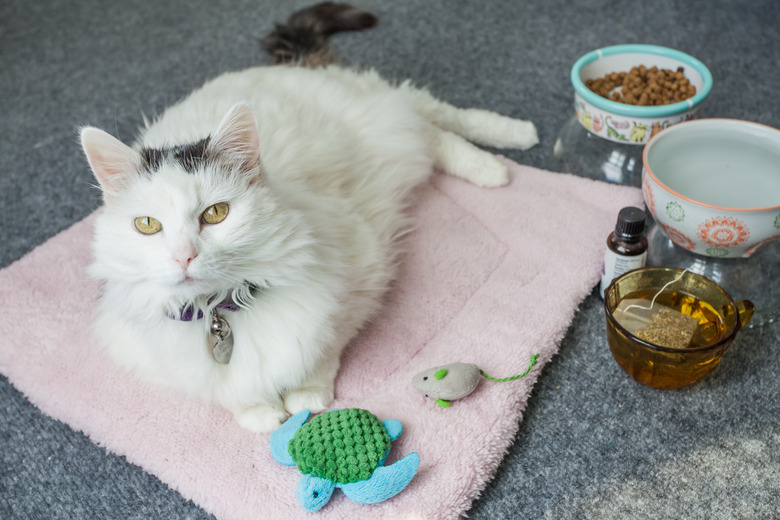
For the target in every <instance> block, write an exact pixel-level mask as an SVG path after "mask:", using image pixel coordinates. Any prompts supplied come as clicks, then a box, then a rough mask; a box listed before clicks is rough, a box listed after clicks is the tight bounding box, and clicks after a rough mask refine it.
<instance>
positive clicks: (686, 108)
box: [571, 45, 712, 145]
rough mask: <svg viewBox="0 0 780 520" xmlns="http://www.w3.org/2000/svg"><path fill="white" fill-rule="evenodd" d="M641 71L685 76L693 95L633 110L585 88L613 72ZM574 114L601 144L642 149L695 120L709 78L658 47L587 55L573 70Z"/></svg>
mask: <svg viewBox="0 0 780 520" xmlns="http://www.w3.org/2000/svg"><path fill="white" fill-rule="evenodd" d="M640 65H644V66H645V67H648V68H650V67H652V66H654V65H655V66H657V67H658V68H660V69H672V70H677V69H678V68H679V67H682V68H683V73H684V74H685V76H686V77H687V78H688V79H689V80H690V82H691V84H692V85H694V86H695V87H696V95H695V96H693V97H692V98H690V99H686V100H685V101H680V102H679V103H672V104H670V105H661V106H635V105H627V104H625V103H618V102H616V101H612V100H610V99H607V98H604V97H601V96H599V95H598V94H596V93H595V92H593V91H591V90H590V89H589V88H588V87H586V86H585V81H587V80H589V79H596V78H600V77H603V76H604V75H605V74H609V73H611V72H628V71H629V70H631V68H632V67H638V66H640ZM571 83H572V86H573V87H574V109H575V111H576V113H577V119H578V120H579V121H580V123H581V124H582V126H584V127H585V129H586V130H588V131H589V132H591V133H593V134H595V135H597V136H599V137H602V138H604V139H607V140H610V141H615V142H619V143H626V144H636V145H642V144H645V143H646V142H647V141H649V140H650V137H652V136H653V135H654V134H656V133H658V132H659V131H661V130H663V129H664V128H666V127H668V126H670V125H673V124H675V123H678V122H680V121H687V120H689V119H693V118H695V117H698V115H699V104H700V103H701V102H702V101H703V100H704V98H706V97H707V95H708V94H709V93H710V90H711V89H712V74H711V73H710V71H709V69H708V68H707V67H706V66H705V65H704V64H703V63H702V62H700V61H699V60H697V59H696V58H694V57H693V56H689V55H687V54H685V53H682V52H680V51H676V50H674V49H668V48H666V47H660V46H658V45H613V46H611V47H604V48H602V49H597V50H595V51H591V52H589V53H588V54H586V55H584V56H582V57H581V58H580V59H578V60H577V61H576V62H575V63H574V66H573V67H572V69H571Z"/></svg>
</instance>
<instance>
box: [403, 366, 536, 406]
mask: <svg viewBox="0 0 780 520" xmlns="http://www.w3.org/2000/svg"><path fill="white" fill-rule="evenodd" d="M538 357H539V354H532V355H531V364H530V365H529V366H528V369H527V370H526V371H525V372H523V373H522V374H519V375H516V376H512V377H506V378H503V379H496V378H495V377H490V376H489V375H487V374H486V373H485V371H484V370H482V369H480V368H479V367H478V366H477V365H474V364H472V363H450V364H449V365H442V366H438V367H434V368H429V369H428V370H424V371H422V372H420V373H419V374H417V375H416V376H414V377H413V378H412V386H414V387H415V388H416V389H417V390H419V391H420V392H422V393H423V394H425V397H432V398H433V399H436V403H438V405H439V406H441V407H442V408H446V407H448V406H450V405H451V404H452V401H454V400H455V399H460V398H462V397H466V396H467V395H469V394H470V393H471V392H473V391H474V390H475V389H476V388H477V385H479V381H480V378H481V377H484V378H485V379H490V380H491V381H496V382H499V383H504V382H506V381H514V380H515V379H520V378H521V377H523V376H525V375H526V374H528V372H530V371H531V368H533V366H534V365H535V364H536V358H538Z"/></svg>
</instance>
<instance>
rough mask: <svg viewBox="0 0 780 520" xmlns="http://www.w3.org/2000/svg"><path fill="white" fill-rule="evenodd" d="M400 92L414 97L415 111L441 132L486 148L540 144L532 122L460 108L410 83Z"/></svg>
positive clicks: (527, 146) (474, 109)
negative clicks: (453, 134) (458, 136)
mask: <svg viewBox="0 0 780 520" xmlns="http://www.w3.org/2000/svg"><path fill="white" fill-rule="evenodd" d="M401 89H402V90H404V91H406V92H407V93H408V94H410V95H411V96H412V99H413V102H414V105H415V108H416V110H417V111H418V113H419V114H420V115H422V116H423V117H425V118H426V119H427V120H428V121H430V122H431V123H433V124H434V125H436V126H437V127H439V128H441V129H442V130H445V131H448V132H452V133H455V134H458V135H460V136H462V137H464V138H465V139H467V140H469V141H471V142H473V143H477V144H479V145H483V146H491V147H494V148H518V149H520V150H527V149H528V148H531V147H532V146H534V145H536V144H538V143H539V136H538V134H537V132H536V126H534V124H533V123H532V122H531V121H523V120H521V119H513V118H511V117H506V116H502V115H501V114H497V113H495V112H491V111H489V110H482V109H478V108H458V107H455V106H453V105H450V104H449V103H445V102H444V101H440V100H438V99H436V98H435V97H433V96H432V95H431V94H430V93H429V92H428V91H426V90H422V89H417V88H415V87H413V86H412V85H411V83H409V82H408V81H407V82H405V83H404V84H402V85H401Z"/></svg>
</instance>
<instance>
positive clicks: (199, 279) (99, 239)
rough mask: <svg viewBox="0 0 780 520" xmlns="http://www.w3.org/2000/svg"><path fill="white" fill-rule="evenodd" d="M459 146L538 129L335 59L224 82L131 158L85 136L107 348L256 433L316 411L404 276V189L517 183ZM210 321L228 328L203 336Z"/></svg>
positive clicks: (100, 328)
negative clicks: (98, 196)
mask: <svg viewBox="0 0 780 520" xmlns="http://www.w3.org/2000/svg"><path fill="white" fill-rule="evenodd" d="M329 5H330V6H333V5H338V4H329ZM342 9H352V10H353V11H352V13H353V14H354V12H355V10H354V8H351V7H348V6H342ZM361 13H363V12H362V11H361ZM315 14H317V13H315ZM363 15H365V13H363ZM317 16H320V17H323V16H328V15H327V13H326V14H325V15H323V14H322V13H321V12H320V13H319V14H317ZM369 16H370V15H369ZM292 21H293V18H291V22H292ZM280 27H283V26H280ZM351 28H354V27H351ZM277 29H278V28H277ZM331 32H333V31H331ZM323 40H324V38H323ZM466 139H468V140H471V141H475V142H478V143H482V144H488V145H492V146H497V147H517V148H523V149H524V148H528V147H530V146H533V145H534V144H536V143H537V141H538V140H537V136H536V130H535V128H534V126H533V124H532V123H529V122H524V121H519V120H514V119H510V118H506V117H502V116H499V115H497V114H494V113H490V112H486V111H482V110H460V109H457V108H455V107H452V106H450V105H448V104H446V103H443V102H441V101H438V100H436V99H434V98H433V97H432V96H431V95H430V94H428V93H427V92H425V91H423V90H418V89H416V88H414V87H412V86H411V85H410V84H409V83H404V84H402V85H400V86H398V87H394V86H391V85H390V84H388V83H387V82H385V81H384V80H382V79H381V78H380V77H379V76H378V75H377V74H376V73H374V72H355V71H351V70H347V69H344V68H339V67H336V66H328V67H325V68H316V69H310V68H303V67H294V66H284V65H281V66H270V67H258V68H252V69H248V70H244V71H241V72H235V73H229V74H225V75H223V76H220V77H218V78H217V79H215V80H213V81H211V82H209V83H207V84H206V85H204V86H203V87H202V88H200V89H199V90H197V91H195V92H194V93H192V94H191V95H190V96H189V97H187V98H186V99H184V100H183V101H181V102H180V103H178V104H176V105H175V106H173V107H171V108H169V109H168V110H167V111H165V113H163V115H162V116H161V117H160V118H159V119H158V120H156V121H155V122H154V123H152V124H150V125H148V126H147V128H145V129H143V130H142V132H141V135H140V137H139V138H138V141H137V143H136V144H135V145H134V146H133V147H128V146H126V145H124V144H123V143H121V142H119V141H118V140H116V139H115V138H113V137H112V136H110V135H109V134H107V133H105V132H103V131H101V130H98V129H96V128H92V127H86V128H83V129H82V131H81V143H82V146H83V149H84V152H85V154H86V156H87V159H88V162H89V164H90V167H91V168H92V170H93V172H94V174H95V177H96V178H97V180H98V182H99V184H100V187H101V189H102V191H103V198H104V203H105V204H104V208H103V210H102V211H101V212H100V214H99V215H98V217H97V220H96V224H95V238H94V243H93V251H94V263H93V265H92V266H91V267H90V273H91V274H92V275H93V276H94V277H96V278H98V279H100V280H102V281H103V289H102V294H101V297H100V301H99V304H98V309H97V316H96V323H95V330H96V335H97V337H98V339H99V341H100V343H101V344H102V345H103V346H105V348H107V350H108V352H109V353H110V354H111V356H112V357H113V358H114V359H115V360H116V361H117V362H118V363H119V364H120V365H122V366H124V367H126V368H127V369H129V370H131V371H132V372H133V373H135V374H137V375H138V376H140V377H142V378H144V379H147V380H151V381H153V382H155V383H158V384H161V385H164V386H167V387H171V388H174V389H176V390H179V391H183V392H186V393H187V394H190V395H194V396H199V397H201V398H203V399H205V400H207V401H211V402H216V403H218V404H219V405H221V406H223V407H224V408H226V409H228V410H230V411H231V412H232V413H233V414H234V415H235V417H236V419H237V420H238V422H239V423H240V424H241V425H242V426H243V427H245V428H248V429H249V430H252V431H257V432H261V431H269V430H271V429H274V428H276V427H277V426H279V425H280V423H281V422H282V421H283V420H284V419H285V418H286V417H287V415H288V413H295V412H297V411H299V410H301V409H303V408H309V409H311V410H312V411H315V412H317V411H321V410H324V409H325V408H326V407H328V405H329V404H330V402H331V401H332V399H333V388H334V380H335V378H336V374H337V371H338V368H339V356H340V354H341V351H342V349H343V348H344V347H345V345H346V344H347V343H348V342H349V341H350V340H351V339H352V338H353V337H355V335H356V334H357V333H358V331H359V330H360V329H361V327H363V326H364V325H365V324H366V323H367V322H368V321H369V320H371V318H373V317H374V316H376V314H377V312H378V311H379V310H380V307H381V303H382V297H383V295H384V294H385V292H386V290H387V288H388V286H389V284H390V282H391V281H392V279H393V277H394V275H395V273H396V267H397V263H398V261H399V254H400V252H401V245H402V244H400V243H399V238H400V237H401V235H403V234H404V233H405V232H407V231H408V230H409V229H410V226H411V224H412V223H411V221H410V218H409V216H408V214H407V212H406V209H407V207H408V205H409V204H410V202H412V200H411V198H410V195H411V192H412V190H413V189H414V188H415V187H416V186H418V185H419V184H420V183H424V182H426V179H428V178H429V176H430V175H431V173H432V171H433V169H434V168H435V167H438V168H441V169H443V170H445V171H446V172H448V173H450V174H453V175H457V176H459V177H463V178H465V179H468V180H470V181H472V182H474V183H476V184H479V185H481V186H500V185H502V184H505V183H506V182H507V180H508V179H507V172H506V168H505V167H504V166H503V165H502V164H501V163H500V162H499V161H497V160H496V159H495V158H494V157H493V156H492V155H490V154H488V153H486V152H484V151H482V150H480V149H478V148H476V147H475V146H474V145H472V144H470V143H469V142H467V140H466ZM215 323H216V325H218V326H222V327H223V329H224V328H226V327H229V329H230V331H231V332H230V334H227V333H226V332H225V331H223V332H222V333H221V334H222V336H219V335H218V334H217V333H211V332H210V327H211V326H212V325H213V324H215ZM228 336H229V337H228ZM219 337H222V338H227V339H226V340H225V342H222V341H218V338H219ZM230 339H232V341H233V348H232V357H230V353H231V352H230V349H229V346H227V345H228V343H226V342H227V341H229V340H230ZM215 343H216V346H214V344H215ZM212 350H213V351H212Z"/></svg>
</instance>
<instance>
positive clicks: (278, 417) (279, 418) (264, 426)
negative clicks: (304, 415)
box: [232, 402, 288, 433]
mask: <svg viewBox="0 0 780 520" xmlns="http://www.w3.org/2000/svg"><path fill="white" fill-rule="evenodd" d="M232 412H233V416H234V417H235V418H236V421H238V424H239V425H240V426H241V427H242V428H245V429H247V430H249V431H252V432H255V433H266V432H270V431H273V430H275V429H277V428H278V427H279V426H281V425H282V423H283V422H284V421H286V420H287V416H288V414H287V412H286V411H285V409H284V406H282V403H281V402H279V403H273V404H269V403H261V404H256V405H254V406H249V407H242V408H236V409H233V410H232Z"/></svg>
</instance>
